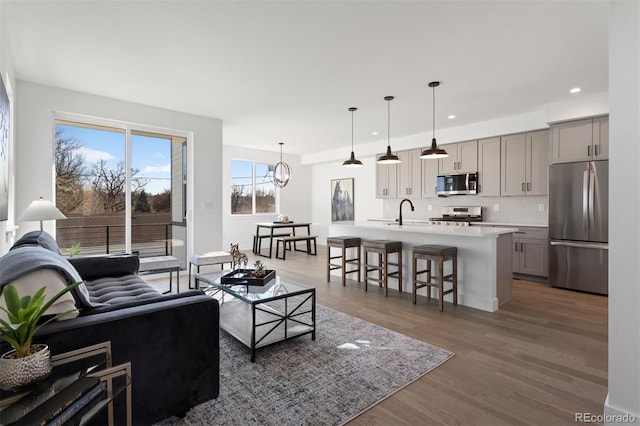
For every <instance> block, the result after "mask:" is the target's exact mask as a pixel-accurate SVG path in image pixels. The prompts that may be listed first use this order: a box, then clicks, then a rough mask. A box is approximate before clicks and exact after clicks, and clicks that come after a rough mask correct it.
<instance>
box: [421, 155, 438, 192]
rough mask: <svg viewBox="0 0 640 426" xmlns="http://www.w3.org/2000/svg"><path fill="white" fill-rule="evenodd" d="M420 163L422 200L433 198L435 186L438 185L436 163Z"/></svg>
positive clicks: (434, 161) (427, 161)
mask: <svg viewBox="0 0 640 426" xmlns="http://www.w3.org/2000/svg"><path fill="white" fill-rule="evenodd" d="M421 161H422V196H423V197H424V198H435V197H437V196H438V194H437V193H436V186H437V184H438V161H436V160H421Z"/></svg>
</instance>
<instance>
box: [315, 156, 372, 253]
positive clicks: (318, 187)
mask: <svg viewBox="0 0 640 426" xmlns="http://www.w3.org/2000/svg"><path fill="white" fill-rule="evenodd" d="M342 154H343V157H344V158H341V159H339V160H335V161H331V162H326V163H321V164H314V165H313V168H312V170H311V194H312V198H311V208H312V213H311V220H312V222H313V224H314V229H315V230H316V231H315V232H317V233H318V235H319V237H320V239H319V241H318V242H319V243H320V244H325V240H326V237H327V236H328V235H329V225H330V224H331V196H332V194H331V180H332V179H343V178H353V179H354V181H353V192H354V194H353V202H354V214H355V220H367V219H369V218H379V217H381V215H382V200H377V199H376V198H375V197H376V179H375V176H376V167H375V165H376V160H375V157H373V156H361V155H360V154H359V153H358V151H357V150H356V151H355V154H356V158H357V159H358V160H360V161H362V162H363V163H364V166H363V167H359V168H346V167H342V162H343V161H344V160H346V159H348V158H349V154H350V152H348V147H345V149H344V152H343V153H342Z"/></svg>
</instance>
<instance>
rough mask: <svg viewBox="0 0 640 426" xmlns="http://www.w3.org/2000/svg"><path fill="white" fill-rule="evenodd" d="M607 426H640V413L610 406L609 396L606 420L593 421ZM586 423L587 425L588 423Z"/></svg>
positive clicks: (605, 408)
mask: <svg viewBox="0 0 640 426" xmlns="http://www.w3.org/2000/svg"><path fill="white" fill-rule="evenodd" d="M593 421H597V422H599V423H603V424H605V425H621V424H624V425H640V413H631V412H629V411H624V410H621V409H620V408H617V407H613V406H612V405H611V404H609V394H607V399H606V400H605V401H604V418H597V419H593ZM584 423H587V422H586V421H585V422H584Z"/></svg>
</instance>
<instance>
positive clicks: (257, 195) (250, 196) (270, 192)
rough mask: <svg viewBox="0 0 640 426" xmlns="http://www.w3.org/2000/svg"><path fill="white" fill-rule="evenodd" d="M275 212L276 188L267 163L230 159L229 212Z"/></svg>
mask: <svg viewBox="0 0 640 426" xmlns="http://www.w3.org/2000/svg"><path fill="white" fill-rule="evenodd" d="M275 212H276V189H275V185H274V184H273V182H272V181H271V179H270V176H269V165H268V164H262V163H254V162H253V161H245V160H232V161H231V214H255V213H275Z"/></svg>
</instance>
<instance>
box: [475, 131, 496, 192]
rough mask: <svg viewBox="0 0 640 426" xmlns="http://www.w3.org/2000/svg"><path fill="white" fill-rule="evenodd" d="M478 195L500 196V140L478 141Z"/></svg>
mask: <svg viewBox="0 0 640 426" xmlns="http://www.w3.org/2000/svg"><path fill="white" fill-rule="evenodd" d="M478 195H480V196H484V197H498V196H500V138H499V137H497V138H489V139H481V140H479V141H478Z"/></svg>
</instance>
